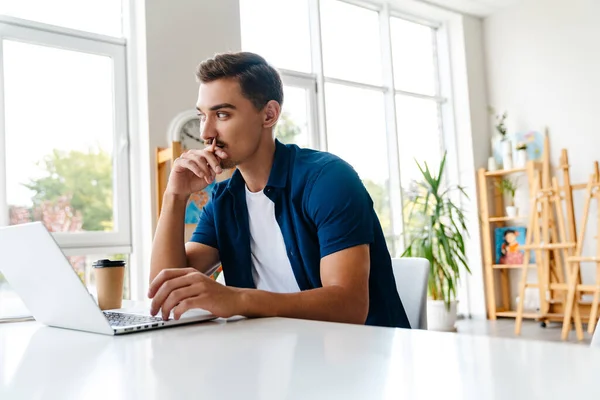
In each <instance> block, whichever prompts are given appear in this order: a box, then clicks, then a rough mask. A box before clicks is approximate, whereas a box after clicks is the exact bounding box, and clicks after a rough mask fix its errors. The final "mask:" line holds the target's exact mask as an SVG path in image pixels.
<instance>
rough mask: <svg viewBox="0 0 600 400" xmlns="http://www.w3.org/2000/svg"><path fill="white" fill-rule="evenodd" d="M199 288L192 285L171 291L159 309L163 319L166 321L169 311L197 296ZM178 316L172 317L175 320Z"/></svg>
mask: <svg viewBox="0 0 600 400" xmlns="http://www.w3.org/2000/svg"><path fill="white" fill-rule="evenodd" d="M200 287H201V286H200ZM200 287H199V286H198V285H193V286H185V287H182V288H179V289H176V290H173V291H172V292H171V294H169V296H168V297H167V299H166V300H165V302H164V303H163V305H162V307H161V312H162V315H163V319H164V320H166V319H168V318H169V315H171V310H173V308H175V307H176V306H177V305H179V304H180V303H181V302H182V301H184V300H186V299H190V298H191V297H194V296H197V295H199V294H200V293H199V291H201V289H200ZM184 312H185V311H184ZM179 316H181V314H179ZM179 316H175V315H173V317H174V318H175V319H179Z"/></svg>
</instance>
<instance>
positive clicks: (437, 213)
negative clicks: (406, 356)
mask: <svg viewBox="0 0 600 400" xmlns="http://www.w3.org/2000/svg"><path fill="white" fill-rule="evenodd" d="M445 164H446V154H444V157H443V158H442V162H441V163H440V166H439V169H438V171H437V173H436V172H435V171H434V172H433V173H432V172H431V171H430V170H429V167H428V165H427V163H423V165H421V164H419V162H417V166H418V168H419V170H420V171H421V174H422V179H420V180H419V181H418V182H415V185H414V186H413V189H412V190H411V193H408V196H407V199H406V200H407V201H406V211H407V212H408V217H407V223H406V231H405V233H406V238H407V243H408V245H407V247H406V250H405V251H404V253H403V254H402V256H403V257H404V256H406V257H423V258H426V259H427V260H429V264H430V271H429V282H428V294H429V300H428V302H427V326H428V329H430V330H440V331H453V330H454V324H455V323H456V306H457V303H458V301H457V299H456V288H457V287H458V282H459V279H460V276H461V271H462V268H464V271H466V272H467V273H471V271H470V269H469V266H468V264H467V257H466V254H465V241H464V236H465V235H468V231H467V226H466V223H465V215H464V213H463V210H462V208H461V207H460V206H459V205H457V203H456V197H457V195H460V194H461V193H462V194H463V195H464V196H465V197H466V198H468V196H467V194H466V193H465V191H464V190H463V188H462V187H460V186H446V185H444V166H445Z"/></svg>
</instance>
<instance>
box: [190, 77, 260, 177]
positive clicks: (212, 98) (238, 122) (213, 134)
mask: <svg viewBox="0 0 600 400" xmlns="http://www.w3.org/2000/svg"><path fill="white" fill-rule="evenodd" d="M196 108H197V109H198V116H199V117H200V121H201V124H200V137H201V138H202V139H203V140H204V141H206V142H208V143H212V141H213V140H214V139H215V138H216V140H217V146H218V147H221V148H222V149H223V151H225V153H227V156H228V158H226V159H224V160H223V161H222V162H221V167H222V168H234V167H235V166H237V165H239V164H241V163H243V162H244V161H245V160H247V159H248V158H249V157H251V156H252V155H253V154H254V153H255V152H256V151H257V149H258V147H259V145H260V142H261V136H262V131H263V112H261V111H258V110H257V109H256V107H254V105H253V104H252V102H250V100H248V99H247V98H245V97H244V96H243V95H242V92H241V88H240V85H239V83H238V81H237V80H235V79H218V80H216V81H213V82H209V83H202V84H201V85H200V88H199V90H198V103H197V104H196Z"/></svg>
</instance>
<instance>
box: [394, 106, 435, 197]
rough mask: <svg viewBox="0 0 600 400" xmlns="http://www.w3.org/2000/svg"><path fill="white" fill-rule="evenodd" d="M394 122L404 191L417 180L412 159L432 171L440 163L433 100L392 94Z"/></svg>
mask: <svg viewBox="0 0 600 400" xmlns="http://www.w3.org/2000/svg"><path fill="white" fill-rule="evenodd" d="M396 119H397V127H398V146H399V149H398V150H399V155H400V178H401V180H402V187H403V189H404V190H408V188H409V187H410V184H411V182H413V181H415V180H421V179H422V174H421V172H420V171H419V168H418V167H417V164H416V162H415V160H417V161H418V162H419V163H420V164H423V162H427V164H428V165H429V167H430V168H436V167H438V166H439V163H440V161H441V155H442V149H443V147H444V146H443V141H442V135H441V129H440V124H439V116H438V103H437V102H436V101H434V100H428V99H420V98H415V97H410V96H403V95H396Z"/></svg>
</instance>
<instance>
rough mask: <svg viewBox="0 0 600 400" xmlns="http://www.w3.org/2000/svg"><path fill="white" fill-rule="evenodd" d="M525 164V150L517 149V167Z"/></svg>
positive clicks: (523, 166)
mask: <svg viewBox="0 0 600 400" xmlns="http://www.w3.org/2000/svg"><path fill="white" fill-rule="evenodd" d="M525 165H527V150H525V149H521V150H517V168H525Z"/></svg>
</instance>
